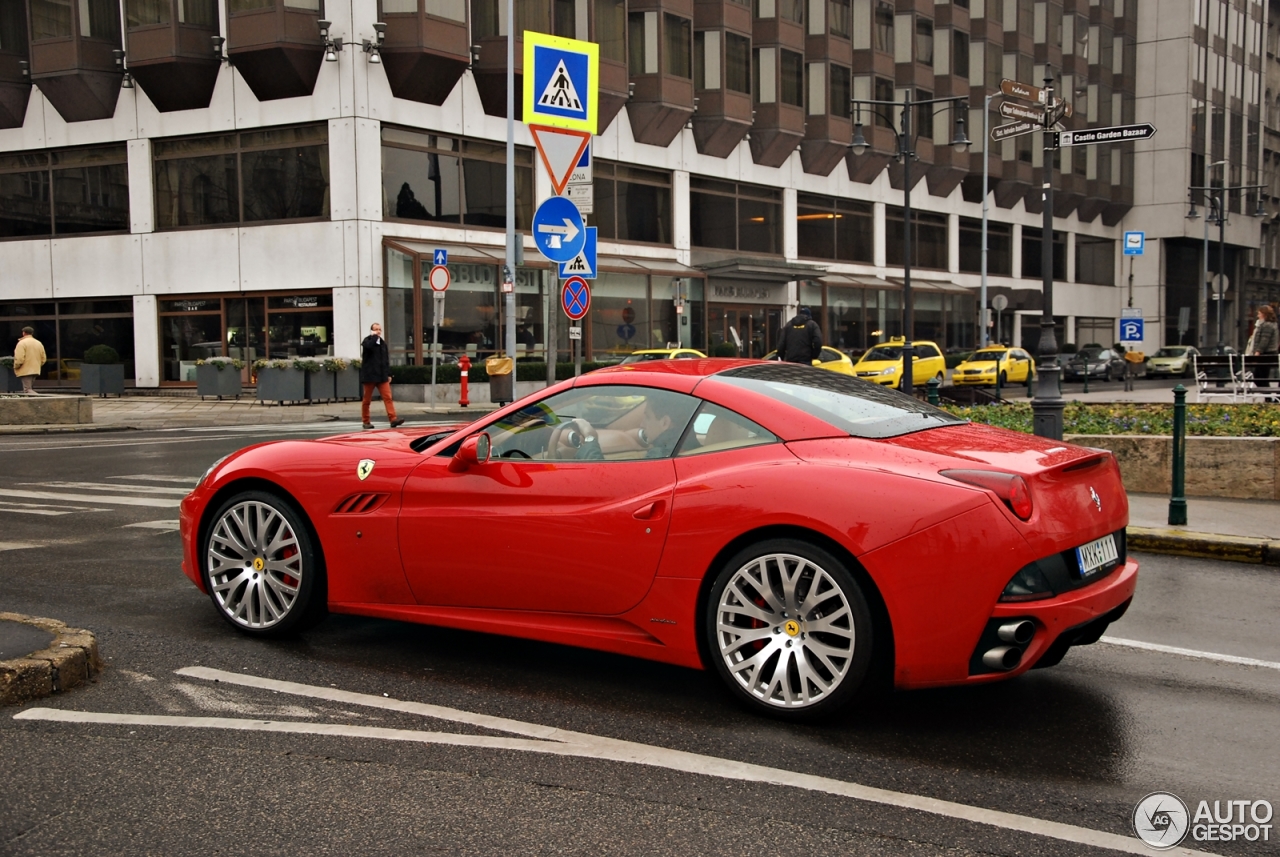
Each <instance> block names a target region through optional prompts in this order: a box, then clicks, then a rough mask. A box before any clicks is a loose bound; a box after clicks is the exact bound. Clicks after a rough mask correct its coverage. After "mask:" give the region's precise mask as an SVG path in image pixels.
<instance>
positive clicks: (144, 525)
mask: <svg viewBox="0 0 1280 857" xmlns="http://www.w3.org/2000/svg"><path fill="white" fill-rule="evenodd" d="M179 526H180V525H179V524H178V522H177V521H139V522H138V523H136V524H125V527H126V528H128V527H138V528H140V529H144V530H176V529H178V528H179Z"/></svg>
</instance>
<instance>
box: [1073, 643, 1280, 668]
mask: <svg viewBox="0 0 1280 857" xmlns="http://www.w3.org/2000/svg"><path fill="white" fill-rule="evenodd" d="M1098 642H1100V643H1110V644H1111V645H1113V646H1124V647H1126V648H1130V649H1143V650H1145V651H1148V652H1163V653H1165V654H1166V655H1182V656H1183V657H1188V658H1200V659H1201V660H1206V661H1219V662H1221V663H1224V664H1241V665H1243V666H1246V667H1265V668H1266V669H1269V670H1280V663H1277V662H1276V661H1260V660H1258V659H1257V658H1242V657H1240V656H1239V655H1222V654H1218V653H1217V652H1202V651H1200V650H1199V649H1182V648H1179V647H1178V646H1162V645H1160V644H1159V643H1144V642H1142V641H1141V640H1125V639H1122V638H1120V637H1103V638H1102V639H1100V640H1099V641H1098Z"/></svg>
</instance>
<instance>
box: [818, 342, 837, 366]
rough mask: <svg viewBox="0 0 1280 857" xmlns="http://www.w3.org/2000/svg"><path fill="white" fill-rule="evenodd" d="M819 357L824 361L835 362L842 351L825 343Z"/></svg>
mask: <svg viewBox="0 0 1280 857" xmlns="http://www.w3.org/2000/svg"><path fill="white" fill-rule="evenodd" d="M818 359H819V360H820V361H822V362H823V363H834V362H836V361H837V360H839V359H840V352H839V351H836V350H835V349H834V348H827V347H826V346H825V345H824V346H823V348H822V354H821V355H820V356H819V357H818Z"/></svg>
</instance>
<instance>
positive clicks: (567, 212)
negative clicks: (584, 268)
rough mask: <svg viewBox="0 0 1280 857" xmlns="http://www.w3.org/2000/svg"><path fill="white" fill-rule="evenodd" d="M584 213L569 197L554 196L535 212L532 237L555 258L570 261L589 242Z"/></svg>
mask: <svg viewBox="0 0 1280 857" xmlns="http://www.w3.org/2000/svg"><path fill="white" fill-rule="evenodd" d="M586 240H587V239H586V226H584V225H583V223H582V214H581V213H580V212H579V211H578V208H577V206H575V205H574V204H573V203H572V202H570V201H569V200H568V199H565V198H564V197H563V196H553V197H550V198H548V199H546V200H544V201H543V203H542V205H539V206H538V210H537V211H536V212H534V215H533V241H534V243H535V244H537V245H538V251H539V252H540V253H542V255H543V256H546V257H547V258H548V259H550V260H551V261H552V262H568V261H570V260H572V259H573V258H574V257H575V256H577V255H578V254H579V253H581V252H582V247H583V245H584V244H586Z"/></svg>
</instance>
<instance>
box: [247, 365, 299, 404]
mask: <svg viewBox="0 0 1280 857" xmlns="http://www.w3.org/2000/svg"><path fill="white" fill-rule="evenodd" d="M308 380H309V379H308V373H307V372H303V371H302V370H301V369H293V368H289V369H272V368H271V367H267V368H265V369H259V370H258V401H259V402H282V403H283V402H305V401H306V400H307V398H308V396H307V387H308V384H307V381H308Z"/></svg>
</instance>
